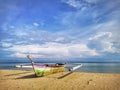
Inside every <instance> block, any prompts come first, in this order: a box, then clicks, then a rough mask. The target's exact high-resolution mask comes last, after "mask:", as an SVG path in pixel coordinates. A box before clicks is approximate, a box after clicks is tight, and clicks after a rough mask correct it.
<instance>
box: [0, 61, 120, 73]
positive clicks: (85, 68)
mask: <svg viewBox="0 0 120 90" xmlns="http://www.w3.org/2000/svg"><path fill="white" fill-rule="evenodd" d="M28 64H29V65H30V63H18V62H11V63H5V62H4V63H0V69H9V70H32V69H31V68H16V67H15V66H16V65H28ZM79 64H82V67H81V68H79V69H77V70H75V72H89V73H90V72H92V73H120V63H67V66H66V71H68V69H69V68H71V67H74V66H77V65H79Z"/></svg>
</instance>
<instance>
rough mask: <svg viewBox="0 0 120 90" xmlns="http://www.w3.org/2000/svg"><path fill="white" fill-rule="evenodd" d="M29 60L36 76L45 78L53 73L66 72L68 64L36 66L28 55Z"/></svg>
mask: <svg viewBox="0 0 120 90" xmlns="http://www.w3.org/2000/svg"><path fill="white" fill-rule="evenodd" d="M27 58H28V59H29V60H30V61H31V64H32V67H33V70H34V72H35V75H36V76H44V75H48V74H52V73H58V72H63V71H65V66H66V63H64V64H63V63H56V64H54V65H52V64H36V63H34V62H33V61H32V59H31V58H30V56H29V55H27Z"/></svg>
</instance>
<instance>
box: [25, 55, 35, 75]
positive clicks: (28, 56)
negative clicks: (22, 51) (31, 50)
mask: <svg viewBox="0 0 120 90" xmlns="http://www.w3.org/2000/svg"><path fill="white" fill-rule="evenodd" d="M27 58H28V59H29V60H30V61H31V64H32V67H33V70H34V72H35V68H34V62H33V61H32V59H31V57H30V55H27ZM35 75H36V73H35ZM36 76H37V75H36Z"/></svg>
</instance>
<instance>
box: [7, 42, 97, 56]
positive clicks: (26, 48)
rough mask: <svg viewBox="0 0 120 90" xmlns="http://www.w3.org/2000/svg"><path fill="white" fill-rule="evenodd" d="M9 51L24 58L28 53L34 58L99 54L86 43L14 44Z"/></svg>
mask: <svg viewBox="0 0 120 90" xmlns="http://www.w3.org/2000/svg"><path fill="white" fill-rule="evenodd" d="M5 50H7V51H13V52H15V53H14V54H12V55H11V56H12V57H21V58H24V57H25V56H26V55H27V54H30V55H32V56H33V57H34V58H38V57H39V58H80V57H89V56H96V55H99V54H98V53H96V51H95V50H91V49H89V48H88V47H87V46H86V45H85V44H60V43H46V44H43V45H14V46H13V47H10V48H8V49H5Z"/></svg>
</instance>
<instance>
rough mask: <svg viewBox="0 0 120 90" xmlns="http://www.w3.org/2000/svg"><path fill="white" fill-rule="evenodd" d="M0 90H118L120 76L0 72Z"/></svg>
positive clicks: (82, 73)
mask: <svg viewBox="0 0 120 90" xmlns="http://www.w3.org/2000/svg"><path fill="white" fill-rule="evenodd" d="M0 90H120V74H108V73H107V74H105V73H84V72H73V73H68V72H61V73H56V74H52V75H47V76H44V77H35V75H34V72H33V71H23V70H0Z"/></svg>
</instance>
